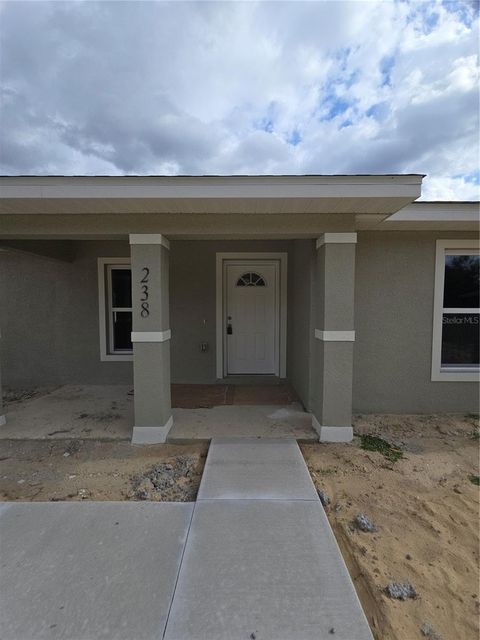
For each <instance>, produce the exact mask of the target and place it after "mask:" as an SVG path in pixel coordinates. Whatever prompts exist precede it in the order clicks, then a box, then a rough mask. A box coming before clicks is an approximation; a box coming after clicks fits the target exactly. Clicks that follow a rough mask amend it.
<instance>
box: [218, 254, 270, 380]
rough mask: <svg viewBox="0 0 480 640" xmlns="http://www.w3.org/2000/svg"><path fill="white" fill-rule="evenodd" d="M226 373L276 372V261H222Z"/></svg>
mask: <svg viewBox="0 0 480 640" xmlns="http://www.w3.org/2000/svg"><path fill="white" fill-rule="evenodd" d="M224 274H225V283H226V286H225V293H226V304H225V324H224V326H225V334H226V341H225V344H226V351H227V354H226V364H227V373H229V374H242V373H247V374H248V373H250V374H255V373H263V374H276V375H278V373H279V368H278V362H279V262H278V261H272V260H264V261H262V260H256V261H254V260H244V261H241V262H240V261H238V260H232V261H226V262H225V271H224Z"/></svg>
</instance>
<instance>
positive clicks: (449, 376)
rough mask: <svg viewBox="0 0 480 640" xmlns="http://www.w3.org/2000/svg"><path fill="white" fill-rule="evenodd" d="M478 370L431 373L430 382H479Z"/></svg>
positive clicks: (479, 373) (479, 374) (479, 372)
mask: <svg viewBox="0 0 480 640" xmlns="http://www.w3.org/2000/svg"><path fill="white" fill-rule="evenodd" d="M479 381H480V369H473V370H472V369H470V370H468V369H456V370H453V371H452V370H447V369H441V370H440V371H435V372H433V371H432V382H479Z"/></svg>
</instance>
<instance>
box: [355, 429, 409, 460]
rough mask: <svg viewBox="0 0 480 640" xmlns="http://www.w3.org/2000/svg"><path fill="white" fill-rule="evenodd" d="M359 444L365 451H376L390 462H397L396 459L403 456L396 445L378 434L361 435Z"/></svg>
mask: <svg viewBox="0 0 480 640" xmlns="http://www.w3.org/2000/svg"><path fill="white" fill-rule="evenodd" d="M360 446H361V448H362V449H366V450H367V451H378V453H381V454H382V455H383V456H384V458H386V459H387V460H390V462H397V460H400V459H401V458H403V451H402V450H401V449H400V447H396V446H395V445H393V444H390V443H389V442H387V441H386V440H384V439H383V438H379V437H378V436H372V435H368V434H367V435H362V436H361V445H360Z"/></svg>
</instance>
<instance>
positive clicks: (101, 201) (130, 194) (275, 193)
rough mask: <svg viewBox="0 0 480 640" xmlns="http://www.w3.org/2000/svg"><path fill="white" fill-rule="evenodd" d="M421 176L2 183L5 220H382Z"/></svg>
mask: <svg viewBox="0 0 480 640" xmlns="http://www.w3.org/2000/svg"><path fill="white" fill-rule="evenodd" d="M422 178H423V176H422V175H419V174H407V175H382V176H379V175H355V176H312V175H311V176H174V177H165V176H145V177H144V176H110V177H107V176H94V177H84V176H69V177H68V176H30V177H29V176H11V177H7V176H4V177H0V214H3V215H15V214H21V215H26V214H28V215H29V214H66V215H72V214H84V215H85V214H136V213H138V214H156V213H157V214H162V213H168V214H297V213H298V214H323V213H325V214H339V215H341V214H354V215H356V216H362V215H369V216H374V217H375V221H377V222H379V221H380V220H382V219H384V218H385V217H387V216H389V215H391V214H392V213H395V212H396V211H398V210H399V209H401V208H402V207H404V206H406V205H408V204H409V203H411V202H413V201H414V200H416V199H417V198H418V197H419V196H420V191H421V183H422Z"/></svg>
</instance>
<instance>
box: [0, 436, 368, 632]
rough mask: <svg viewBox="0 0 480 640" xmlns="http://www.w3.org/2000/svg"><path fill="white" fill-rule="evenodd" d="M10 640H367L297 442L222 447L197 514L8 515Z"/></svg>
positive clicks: (146, 509)
mask: <svg viewBox="0 0 480 640" xmlns="http://www.w3.org/2000/svg"><path fill="white" fill-rule="evenodd" d="M0 539H1V546H0V552H1V560H0V564H1V567H2V571H1V577H0V621H1V622H0V625H1V631H0V637H1V638H2V640H19V639H20V638H21V639H22V640H42V639H49V640H100V639H105V640H133V639H135V640H162V639H165V640H216V639H218V640H220V639H221V640H229V639H232V640H253V639H256V640H293V639H295V640H313V639H315V640H322V639H325V640H327V639H328V640H330V638H335V639H336V640H371V639H372V635H371V633H370V630H369V627H368V624H367V621H366V619H365V616H364V614H363V611H362V609H361V606H360V603H359V601H358V598H357V595H356V593H355V590H354V587H353V584H352V581H351V579H350V577H349V574H348V572H347V569H346V567H345V564H344V562H343V559H342V557H341V555H340V552H339V549H338V547H337V544H336V542H335V538H334V536H333V533H332V531H331V529H330V526H329V524H328V521H327V518H326V516H325V513H324V511H323V508H322V506H321V503H320V501H319V500H318V497H317V494H316V491H315V487H314V486H313V483H312V481H311V478H310V475H309V473H308V470H307V467H306V465H305V462H304V460H303V457H302V455H301V453H300V450H299V448H298V445H297V444H296V442H295V441H294V440H258V439H246V438H244V439H215V440H213V441H212V444H211V446H210V450H209V454H208V458H207V462H206V466H205V471H204V475H203V479H202V483H201V487H200V491H199V495H198V499H197V502H196V503H195V504H184V503H183V504H182V503H154V502H148V503H141V502H135V503H133V502H117V503H111V502H110V503H108V502H103V503H102V502H90V503H86V502H83V503H78V502H64V503H3V504H2V505H1V506H0Z"/></svg>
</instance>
